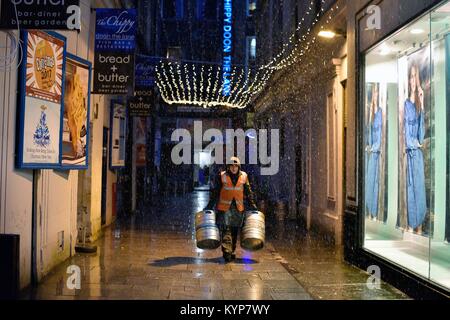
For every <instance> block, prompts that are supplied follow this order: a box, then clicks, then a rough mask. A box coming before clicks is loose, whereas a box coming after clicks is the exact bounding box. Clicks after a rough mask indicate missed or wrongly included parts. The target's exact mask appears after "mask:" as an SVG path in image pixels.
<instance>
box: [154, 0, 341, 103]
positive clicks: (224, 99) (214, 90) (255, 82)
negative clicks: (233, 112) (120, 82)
mask: <svg viewBox="0 0 450 320" xmlns="http://www.w3.org/2000/svg"><path fill="white" fill-rule="evenodd" d="M325 2H326V0H322V3H323V4H324V3H325ZM313 4H314V2H313V1H311V3H310V5H309V8H308V11H307V12H306V14H305V16H304V17H303V18H302V19H301V21H300V22H299V24H298V26H297V28H296V32H294V33H293V34H292V35H291V36H290V38H289V41H288V43H285V44H283V48H282V50H281V52H280V53H279V54H278V55H277V56H276V57H275V58H274V59H272V61H270V62H269V63H268V64H266V65H264V66H262V67H260V68H259V69H258V70H256V74H255V73H253V74H252V70H248V71H247V70H245V69H244V68H241V69H239V68H237V67H236V66H235V67H233V69H232V72H231V74H230V82H229V83H230V84H231V90H230V92H229V95H227V96H224V95H223V91H224V89H225V88H224V84H223V81H222V80H223V79H222V76H221V72H222V69H223V68H222V66H220V65H214V66H213V65H209V67H206V66H205V65H204V64H201V67H199V68H197V67H198V66H197V65H196V64H194V63H192V65H191V66H190V67H191V69H192V73H190V72H189V71H188V70H189V67H188V64H183V66H182V67H183V68H182V69H183V70H184V72H181V71H180V64H178V63H176V64H175V66H176V72H174V66H173V63H171V62H169V63H168V64H165V63H161V64H160V66H159V68H156V73H157V85H158V88H159V89H160V91H161V93H162V94H161V96H162V98H163V100H164V101H165V102H166V103H167V104H169V105H176V104H183V105H197V106H200V107H203V108H207V107H215V106H224V107H228V108H239V109H243V108H246V107H247V106H248V105H249V104H250V103H251V102H252V101H253V100H254V98H255V97H256V96H258V95H259V94H260V93H261V91H262V90H263V89H264V88H265V87H266V85H267V83H268V81H269V79H270V78H271V77H272V75H273V73H274V72H275V71H278V70H281V69H284V68H286V67H288V66H291V65H292V64H294V63H298V62H300V61H302V60H303V58H304V57H305V55H306V54H307V53H308V52H309V50H310V49H311V48H312V46H313V44H315V42H316V37H315V36H313V37H312V38H311V34H312V32H313V30H314V27H315V26H316V24H317V23H318V22H319V21H321V19H322V16H323V12H324V7H323V6H322V9H321V11H320V12H319V13H317V14H316V15H315V17H314V20H313V21H312V22H311V25H310V27H309V28H308V29H306V30H305V32H303V34H302V35H301V36H300V37H299V38H300V39H298V40H295V39H296V38H297V37H296V34H297V32H298V31H300V30H301V29H302V28H303V27H304V23H305V21H306V19H305V17H306V16H307V15H310V14H311V12H312V10H313V9H312V5H313ZM338 8H339V7H338V5H336V6H334V7H333V8H331V9H330V14H329V15H327V18H326V21H325V23H324V24H323V25H322V27H321V28H322V29H323V28H324V25H327V24H329V23H330V22H331V21H332V18H333V12H334V11H335V10H336V9H338ZM289 49H291V51H290V52H289V54H286V53H287V51H288V50H289ZM199 69H201V70H199ZM205 69H206V70H205ZM198 70H199V74H198V73H197V71H198ZM161 74H162V76H161ZM214 74H215V75H214ZM182 78H184V81H183V79H182ZM243 79H245V81H243ZM191 81H192V82H193V84H192V87H193V89H194V94H193V95H192V93H191V91H192V87H191V85H190V83H191ZM169 91H170V95H169Z"/></svg>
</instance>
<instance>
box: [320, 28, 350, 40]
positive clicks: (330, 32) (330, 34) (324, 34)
mask: <svg viewBox="0 0 450 320" xmlns="http://www.w3.org/2000/svg"><path fill="white" fill-rule="evenodd" d="M318 36H319V37H321V38H325V39H334V38H336V37H343V38H347V34H346V33H345V32H344V31H343V30H341V29H324V30H321V31H320V32H319V34H318Z"/></svg>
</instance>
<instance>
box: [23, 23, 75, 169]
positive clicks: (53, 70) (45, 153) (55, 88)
mask: <svg viewBox="0 0 450 320" xmlns="http://www.w3.org/2000/svg"><path fill="white" fill-rule="evenodd" d="M23 41H24V45H23V56H24V62H23V63H22V69H21V85H20V112H19V114H20V131H19V146H18V167H19V168H35V169H50V168H58V167H59V165H60V152H61V119H62V96H63V94H64V78H65V57H66V38H65V37H63V36H61V35H58V34H55V33H47V32H42V31H38V30H33V31H30V32H24V33H23Z"/></svg>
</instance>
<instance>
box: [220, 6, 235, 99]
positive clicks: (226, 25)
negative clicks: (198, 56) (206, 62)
mask: <svg viewBox="0 0 450 320" xmlns="http://www.w3.org/2000/svg"><path fill="white" fill-rule="evenodd" d="M223 3H224V11H223V12H224V17H223V61H222V83H223V89H222V95H223V96H225V97H229V96H230V93H231V63H232V53H233V1H232V0H224V1H223Z"/></svg>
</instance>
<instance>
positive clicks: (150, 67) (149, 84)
mask: <svg viewBox="0 0 450 320" xmlns="http://www.w3.org/2000/svg"><path fill="white" fill-rule="evenodd" d="M159 60H160V58H155V57H150V56H144V55H137V56H136V70H135V86H134V87H135V92H136V95H137V96H139V95H145V94H146V92H148V91H152V89H153V87H154V86H155V67H156V65H157V64H158V62H159Z"/></svg>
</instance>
